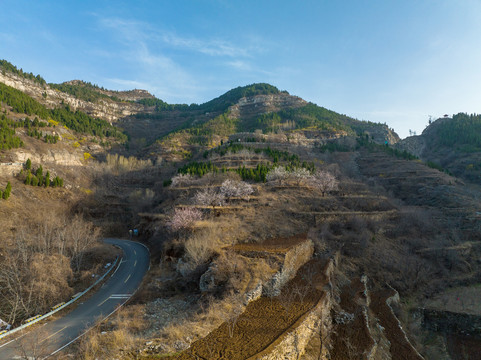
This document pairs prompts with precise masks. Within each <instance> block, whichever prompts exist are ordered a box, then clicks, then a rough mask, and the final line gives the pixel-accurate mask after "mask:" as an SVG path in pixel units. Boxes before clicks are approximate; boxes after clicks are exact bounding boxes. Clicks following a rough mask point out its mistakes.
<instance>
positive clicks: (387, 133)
mask: <svg viewBox="0 0 481 360" xmlns="http://www.w3.org/2000/svg"><path fill="white" fill-rule="evenodd" d="M365 133H367V134H369V136H370V137H371V138H372V140H373V141H374V142H375V143H377V144H385V143H386V141H387V143H388V144H389V145H394V144H396V143H398V142H399V140H400V139H399V136H398V134H396V133H395V132H394V131H393V130H391V129H390V128H389V127H388V126H387V125H381V126H379V125H378V124H376V125H375V126H371V127H369V128H367V129H366V131H365Z"/></svg>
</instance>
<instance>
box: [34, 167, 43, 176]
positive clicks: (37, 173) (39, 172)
mask: <svg viewBox="0 0 481 360" xmlns="http://www.w3.org/2000/svg"><path fill="white" fill-rule="evenodd" d="M35 175H37V176H42V175H43V168H42V165H40V166H39V167H38V169H37V172H36V173H35Z"/></svg>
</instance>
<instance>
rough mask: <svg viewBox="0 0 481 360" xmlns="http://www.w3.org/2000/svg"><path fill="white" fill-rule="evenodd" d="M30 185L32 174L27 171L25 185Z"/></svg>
mask: <svg viewBox="0 0 481 360" xmlns="http://www.w3.org/2000/svg"><path fill="white" fill-rule="evenodd" d="M31 184H32V173H31V172H30V170H28V173H27V177H26V178H25V185H31Z"/></svg>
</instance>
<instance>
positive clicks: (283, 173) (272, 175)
mask: <svg viewBox="0 0 481 360" xmlns="http://www.w3.org/2000/svg"><path fill="white" fill-rule="evenodd" d="M288 176H289V173H288V172H287V170H286V169H285V168H284V167H283V166H276V167H275V168H273V169H272V170H270V171H269V172H268V173H267V175H266V180H267V182H276V181H277V182H279V184H282V182H283V181H285V180H286V179H287V177H288Z"/></svg>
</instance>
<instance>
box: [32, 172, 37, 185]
mask: <svg viewBox="0 0 481 360" xmlns="http://www.w3.org/2000/svg"><path fill="white" fill-rule="evenodd" d="M31 185H32V186H37V185H38V179H37V177H36V176H35V175H32V181H31Z"/></svg>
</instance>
